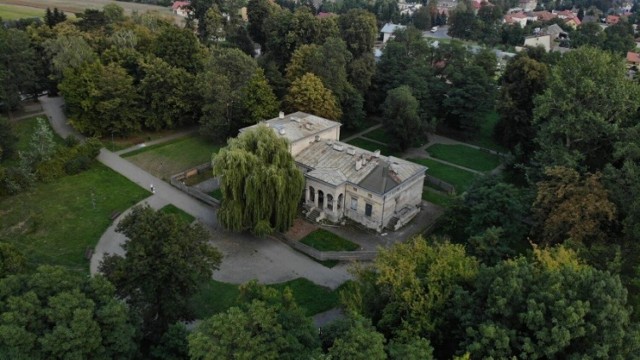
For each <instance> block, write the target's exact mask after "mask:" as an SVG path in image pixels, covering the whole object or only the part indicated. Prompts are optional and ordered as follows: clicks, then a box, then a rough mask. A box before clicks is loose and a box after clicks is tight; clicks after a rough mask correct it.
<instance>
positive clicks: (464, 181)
mask: <svg viewBox="0 0 640 360" xmlns="http://www.w3.org/2000/svg"><path fill="white" fill-rule="evenodd" d="M408 160H409V161H413V162H415V163H418V164H421V165H424V166H426V167H428V168H429V169H428V170H427V174H429V175H431V176H433V177H436V178H438V179H440V180H442V181H445V182H448V183H449V184H451V185H453V186H454V187H455V188H456V192H457V193H458V194H462V193H463V192H465V191H466V190H467V188H468V187H469V185H471V183H472V182H473V181H474V180H475V178H476V175H475V174H474V173H471V172H469V171H465V170H462V169H458V168H456V167H453V166H449V165H446V164H443V163H439V162H437V161H435V160H431V159H408Z"/></svg>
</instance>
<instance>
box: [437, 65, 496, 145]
mask: <svg viewBox="0 0 640 360" xmlns="http://www.w3.org/2000/svg"><path fill="white" fill-rule="evenodd" d="M449 80H450V81H451V82H452V86H451V88H450V90H449V91H448V92H447V97H446V99H445V100H444V102H443V105H444V108H445V110H446V112H447V115H446V123H447V125H448V126H451V127H452V128H455V129H458V130H460V131H462V132H463V133H464V135H465V136H468V137H471V136H473V135H474V133H475V131H476V130H477V129H478V127H479V126H480V124H479V123H480V119H481V118H482V117H483V116H484V115H486V113H487V112H489V111H491V110H492V109H493V99H494V95H495V84H494V83H493V81H492V80H491V79H490V78H489V76H487V74H486V73H485V72H484V70H483V69H482V68H481V67H479V66H477V65H467V66H465V67H463V68H462V69H459V70H456V69H452V70H451V73H450V77H449Z"/></svg>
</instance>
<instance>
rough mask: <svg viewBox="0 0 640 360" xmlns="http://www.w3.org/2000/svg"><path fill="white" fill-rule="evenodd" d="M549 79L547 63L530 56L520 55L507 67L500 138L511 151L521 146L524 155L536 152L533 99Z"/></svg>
mask: <svg viewBox="0 0 640 360" xmlns="http://www.w3.org/2000/svg"><path fill="white" fill-rule="evenodd" d="M548 76H549V69H548V67H547V65H546V64H544V63H541V62H538V61H536V60H534V59H531V58H529V57H528V56H526V55H518V56H516V57H515V58H514V59H513V60H511V61H509V63H508V64H507V68H506V70H505V72H504V75H503V76H502V87H501V89H500V95H499V101H498V112H499V113H500V123H499V124H498V125H497V128H496V137H497V138H498V140H499V141H500V142H501V143H502V144H503V145H505V146H506V147H508V148H509V149H511V150H515V148H516V146H519V147H520V150H521V151H522V153H523V154H529V153H530V152H531V151H532V150H533V146H534V144H533V139H534V137H535V134H536V131H535V129H534V127H533V124H532V121H533V99H534V98H535V97H536V96H537V95H539V94H541V93H542V92H543V91H544V90H545V88H546V84H547V77H548ZM522 160H525V161H527V160H528V159H526V158H524V159H522Z"/></svg>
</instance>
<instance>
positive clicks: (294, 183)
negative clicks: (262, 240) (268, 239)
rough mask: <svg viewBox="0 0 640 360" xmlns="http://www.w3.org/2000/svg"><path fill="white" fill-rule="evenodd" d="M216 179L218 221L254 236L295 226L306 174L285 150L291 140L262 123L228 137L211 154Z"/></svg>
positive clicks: (232, 228)
mask: <svg viewBox="0 0 640 360" xmlns="http://www.w3.org/2000/svg"><path fill="white" fill-rule="evenodd" d="M212 162H213V174H214V175H215V176H219V177H220V179H221V180H220V190H221V191H222V204H221V206H220V209H219V210H218V220H219V221H220V223H221V224H222V225H223V226H224V227H226V228H228V229H230V230H233V231H243V230H249V231H251V232H253V233H254V234H257V235H265V234H270V233H271V232H273V231H286V230H287V229H289V227H291V225H292V224H293V219H294V217H295V216H296V214H297V209H298V203H299V202H300V198H301V196H302V189H303V188H304V177H303V176H302V173H301V172H300V170H298V168H297V167H296V165H295V162H294V161H293V157H292V156H291V154H290V153H289V143H288V142H287V140H286V139H284V138H282V137H279V136H278V135H276V133H275V132H274V131H273V129H271V128H268V127H266V126H264V125H258V126H256V127H254V128H252V129H251V130H247V131H244V132H243V133H241V134H240V135H239V136H238V137H237V138H234V139H229V141H228V143H227V146H226V147H225V148H222V149H221V150H220V151H219V152H218V154H217V155H215V156H214V157H213V160H212Z"/></svg>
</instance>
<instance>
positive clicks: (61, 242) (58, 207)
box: [0, 164, 149, 273]
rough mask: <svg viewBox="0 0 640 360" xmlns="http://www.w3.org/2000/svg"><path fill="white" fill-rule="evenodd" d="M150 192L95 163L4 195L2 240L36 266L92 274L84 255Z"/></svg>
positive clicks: (0, 203)
mask: <svg viewBox="0 0 640 360" xmlns="http://www.w3.org/2000/svg"><path fill="white" fill-rule="evenodd" d="M148 195H149V192H147V191H146V190H144V189H142V188H140V187H139V186H137V185H136V184H134V183H132V182H131V181H129V180H127V179H126V178H125V177H123V176H121V175H120V174H117V173H116V172H114V171H112V170H111V169H108V168H107V167H105V166H104V165H101V164H95V165H93V166H92V168H91V169H89V170H88V171H86V172H83V173H80V174H77V175H72V176H66V177H63V178H61V179H58V180H56V181H54V182H52V183H48V184H43V183H39V184H36V186H35V187H34V188H33V189H31V190H30V191H28V192H24V193H21V194H18V195H15V196H11V197H5V198H2V199H0V209H1V210H0V240H1V241H6V242H9V243H12V244H14V245H15V246H16V247H17V248H18V249H19V250H20V251H21V252H22V253H23V254H25V255H26V256H27V258H28V259H29V262H30V265H31V266H35V265H39V264H53V265H62V266H66V267H68V268H70V269H72V270H76V271H82V272H86V273H88V272H89V262H88V261H87V260H86V259H85V258H84V253H85V250H86V248H87V247H94V246H95V245H96V243H97V242H98V240H99V239H100V236H101V235H102V234H103V233H104V231H105V230H106V229H107V227H109V225H110V224H111V215H112V214H113V213H114V212H121V211H124V210H126V209H127V208H129V207H131V206H132V205H134V204H136V203H138V202H139V201H140V200H142V199H144V198H145V197H147V196H148Z"/></svg>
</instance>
